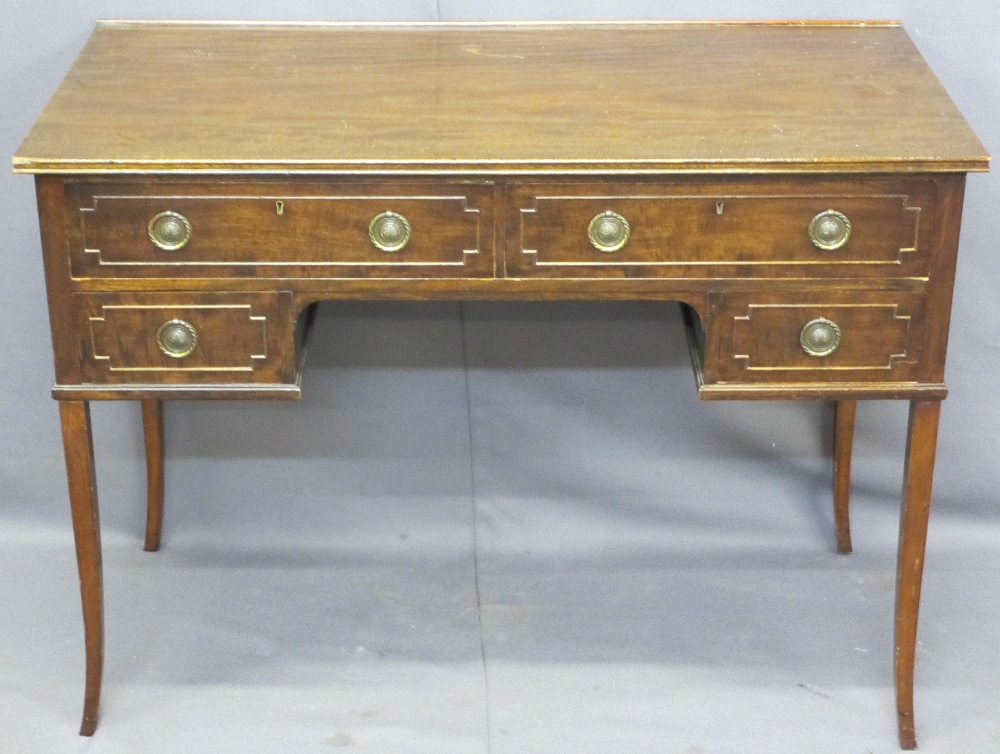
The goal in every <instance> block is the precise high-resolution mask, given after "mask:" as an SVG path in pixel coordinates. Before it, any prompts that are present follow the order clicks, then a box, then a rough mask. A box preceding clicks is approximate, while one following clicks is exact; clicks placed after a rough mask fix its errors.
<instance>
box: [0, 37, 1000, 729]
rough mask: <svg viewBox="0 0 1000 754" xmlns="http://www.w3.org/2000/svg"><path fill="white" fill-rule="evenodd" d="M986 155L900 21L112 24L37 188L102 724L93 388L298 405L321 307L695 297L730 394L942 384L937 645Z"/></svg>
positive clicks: (29, 151) (693, 330)
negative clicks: (961, 248) (972, 255)
mask: <svg viewBox="0 0 1000 754" xmlns="http://www.w3.org/2000/svg"><path fill="white" fill-rule="evenodd" d="M988 161H989V158H988V157H987V155H986V153H985V151H984V149H983V146H982V145H981V144H980V142H979V141H978V139H977V138H976V136H975V135H974V134H973V133H972V131H971V129H970V128H969V126H968V124H967V123H966V122H965V120H964V119H963V118H962V116H961V114H960V113H959V112H958V110H957V109H956V108H955V106H954V105H953V104H952V102H951V100H950V99H949V98H948V96H947V94H946V93H945V92H944V90H943V89H942V87H941V85H940V84H939V83H938V81H937V80H936V79H935V78H934V76H933V74H932V73H931V72H930V70H929V69H928V68H927V66H926V64H925V63H924V61H923V60H922V59H921V57H920V55H919V53H918V52H917V51H916V49H915V48H914V46H913V45H912V43H911V42H910V41H909V39H908V38H907V36H906V34H905V33H904V32H903V30H902V29H900V28H899V27H898V25H896V24H893V23H867V24H861V23H856V24H851V23H807V24H802V23H772V24H766V23H748V24H733V23H719V24H698V23H695V24H670V23H666V24H656V23H648V24H647V23H635V24H625V23H606V24H593V23H585V24H509V25H488V24H454V25H447V24H428V25H422V24H386V25H378V24H375V25H362V24H270V25H267V24H224V23H121V22H111V23H102V24H100V25H99V26H98V27H97V29H96V31H95V32H94V34H93V36H92V37H91V39H90V41H89V42H88V43H87V46H86V48H85V49H84V51H83V53H82V54H81V56H80V58H79V59H78V60H77V61H76V63H75V64H74V66H73V68H72V69H71V70H70V72H69V73H68V75H67V76H66V79H65V80H64V81H63V83H62V85H61V86H60V88H59V89H58V91H57V92H56V93H55V96H54V97H53V98H52V100H51V102H50V103H49V105H48V106H47V108H46V109H45V111H44V112H43V113H42V115H41V117H40V118H39V120H38V122H37V123H36V125H35V126H34V128H33V129H32V131H31V133H30V134H29V135H28V137H27V138H26V140H25V141H24V143H23V145H22V146H21V148H20V149H19V150H18V152H17V154H16V155H15V157H14V166H15V169H16V170H17V171H19V172H24V173H33V174H35V175H36V179H35V180H36V185H37V194H38V211H39V218H40V222H41V234H42V246H43V249H44V257H45V274H46V283H47V288H48V297H49V311H50V317H51V323H52V339H53V347H54V355H55V370H56V385H55V388H54V390H53V393H54V396H55V398H57V399H58V400H59V401H60V403H59V407H60V411H61V415H62V428H63V438H64V442H65V450H66V467H67V471H68V475H69V488H70V503H71V507H72V514H73V527H74V532H75V536H76V548H77V556H78V561H79V568H80V583H81V590H82V595H83V613H84V632H85V637H86V648H87V653H86V656H87V681H86V694H85V700H84V714H83V726H82V729H81V733H82V734H84V735H89V734H91V733H93V732H94V729H95V726H96V724H97V709H98V698H99V695H100V687H101V667H102V656H103V605H102V587H101V549H100V531H99V526H98V516H97V495H96V488H95V479H94V463H93V448H92V442H91V437H90V420H89V413H88V405H89V402H90V401H93V400H113V399H119V400H121V399H125V400H137V401H142V406H143V417H144V424H145V437H146V451H147V462H148V463H147V466H148V477H149V501H148V506H149V508H148V510H149V516H148V528H147V534H146V549H149V550H155V549H156V548H157V547H158V546H159V532H160V522H161V517H162V503H163V466H162V457H163V444H162V403H161V401H163V400H165V399H191V398H295V397H297V396H298V394H299V375H300V374H301V369H302V358H301V356H302V354H303V353H304V346H303V342H304V339H305V336H306V334H307V330H308V324H309V320H310V311H311V305H312V304H314V303H315V302H317V301H320V300H323V299H337V298H355V299H483V298H487V299H669V300H675V301H679V302H681V303H682V304H683V305H684V307H685V311H686V313H687V321H688V325H689V331H690V342H691V352H692V355H693V357H694V363H695V374H696V377H697V387H698V393H699V395H700V396H701V397H702V398H709V399H719V398H742V399H761V398H781V399H807V398H812V399H816V398H819V399H832V400H835V401H837V402H838V411H837V422H836V432H837V437H836V443H835V445H836V453H835V462H836V472H835V475H834V476H835V484H834V499H835V512H836V516H835V518H836V523H837V527H836V528H837V542H838V546H839V548H840V550H841V551H843V552H848V551H850V533H849V528H848V488H849V481H850V480H849V478H850V467H849V464H850V454H851V436H852V432H853V421H854V413H855V405H856V404H855V401H856V400H857V399H859V398H886V399H905V400H909V401H910V421H909V429H908V444H907V451H906V471H905V482H904V487H903V493H902V507H901V511H902V513H901V519H900V544H899V560H898V579H897V596H896V619H895V632H896V634H895V635H896V639H895V646H896V650H895V675H896V699H897V708H898V715H899V738H900V742H901V744H902V746H903V747H904V748H913V747H914V746H915V745H916V739H915V734H914V724H913V664H914V649H915V643H916V628H917V606H918V601H919V596H920V581H921V572H922V566H923V555H924V542H925V536H926V531H927V518H928V512H929V507H930V495H931V478H932V474H933V467H934V453H935V445H936V434H937V425H938V413H939V410H940V402H941V399H943V398H944V397H945V394H946V388H945V385H944V365H945V346H946V342H947V337H948V324H949V315H950V306H951V296H952V285H953V280H954V271H955V256H956V253H957V249H958V236H959V224H960V220H961V214H962V196H963V190H964V185H965V174H966V173H967V172H968V171H974V170H985V169H987V166H988Z"/></svg>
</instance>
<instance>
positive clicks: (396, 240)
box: [368, 212, 413, 251]
mask: <svg viewBox="0 0 1000 754" xmlns="http://www.w3.org/2000/svg"><path fill="white" fill-rule="evenodd" d="M412 233H413V228H412V227H411V226H410V221H409V220H407V219H406V218H405V217H403V216H402V215H401V214H399V213H398V212H382V213H380V214H378V215H375V217H374V218H372V221H371V223H370V224H369V225H368V237H369V238H370V239H371V242H372V243H373V244H375V248H377V249H381V250H382V251H399V250H400V249H402V248H403V247H404V246H406V244H408V243H409V242H410V235H411V234H412Z"/></svg>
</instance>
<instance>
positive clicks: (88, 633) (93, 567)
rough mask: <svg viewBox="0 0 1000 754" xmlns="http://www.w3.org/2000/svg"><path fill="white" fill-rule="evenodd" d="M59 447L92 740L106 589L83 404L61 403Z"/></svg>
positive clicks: (85, 726) (84, 728) (85, 731)
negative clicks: (79, 601)
mask: <svg viewBox="0 0 1000 754" xmlns="http://www.w3.org/2000/svg"><path fill="white" fill-rule="evenodd" d="M59 414H60V418H61V419H62V434H63V447H64V449H65V451H66V475H67V477H68V478H69V504H70V510H71V511H72V514H73V536H74V538H75V539H76V562H77V567H78V568H79V571H80V595H81V597H82V598H83V635H84V642H85V644H86V649H87V681H86V686H85V691H84V696H83V723H82V724H81V725H80V735H81V736H90V735H93V733H94V730H95V728H97V708H98V705H99V704H100V699H101V674H102V671H103V667H104V588H103V583H102V577H101V528H100V522H99V518H98V511H97V482H96V477H95V475H94V443H93V440H92V439H91V434H90V406H89V404H88V403H87V402H86V401H62V402H60V404H59Z"/></svg>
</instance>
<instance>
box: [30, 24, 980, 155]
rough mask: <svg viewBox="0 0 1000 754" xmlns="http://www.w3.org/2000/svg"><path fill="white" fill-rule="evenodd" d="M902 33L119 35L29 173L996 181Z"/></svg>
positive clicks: (92, 61) (41, 141)
mask: <svg viewBox="0 0 1000 754" xmlns="http://www.w3.org/2000/svg"><path fill="white" fill-rule="evenodd" d="M988 161H989V158H988V156H987V155H986V152H985V149H984V148H983V145H982V144H981V143H980V142H979V140H978V139H977V138H976V136H975V134H974V133H973V132H972V130H971V129H970V128H969V126H968V124H967V123H966V122H965V120H964V118H963V117H962V115H961V113H960V112H959V111H958V110H957V108H956V107H955V105H954V104H953V103H952V101H951V100H950V98H949V97H948V95H947V93H946V92H945V91H944V89H943V88H942V87H941V85H940V84H939V83H938V81H937V79H936V78H935V77H934V75H933V73H931V71H930V69H929V68H928V67H927V65H926V63H925V62H924V61H923V59H922V58H921V57H920V54H919V53H918V52H917V50H916V48H915V47H914V46H913V44H912V42H911V41H910V40H909V38H908V37H907V36H906V33H905V32H904V31H903V30H902V29H901V28H900V27H899V26H898V25H897V24H893V23H887V22H886V23H829V22H825V23H824V22H820V23H790V22H789V23H620V22H611V23H565V24H544V23H541V24H539V23H520V24H475V23H473V24H341V23H284V24H254V23H212V22H209V23H188V22H118V21H113V22H103V23H100V24H99V25H98V26H97V28H96V30H95V31H94V33H93V36H92V37H91V39H90V41H89V42H88V43H87V46H86V48H85V49H84V50H83V52H82V53H81V55H80V57H79V59H78V60H77V61H76V63H75V65H74V66H73V68H72V69H71V70H70V72H69V74H68V75H67V76H66V79H65V80H64V81H63V83H62V85H61V86H60V87H59V89H58V91H56V93H55V95H54V96H53V98H52V100H51V101H50V102H49V104H48V106H47V107H46V109H45V111H44V112H43V113H42V115H41V117H40V118H39V120H38V122H37V124H36V125H35V127H34V128H33V129H32V131H31V133H30V134H29V135H28V137H27V138H26V139H25V141H24V143H23V144H22V145H21V147H20V149H19V150H18V152H17V154H16V155H15V156H14V167H15V170H16V171H18V172H25V173H105V172H115V173H121V172H146V173H201V172H205V173H220V172H233V171H236V172H257V173H270V172H274V173H288V172H324V173H352V172H364V173H396V174H401V173H462V174H472V173H478V174H489V173H518V172H532V173H537V172H558V173H560V174H566V173H603V174H609V173H616V172H628V173H631V174H635V173H643V172H644V173H672V172H684V173H731V172H739V173H761V172H772V173H773V172H784V173H787V172H811V173H820V172H822V173H831V172H866V173H871V172H890V171H891V172H918V171H956V172H963V171H969V170H984V169H986V167H987V165H988Z"/></svg>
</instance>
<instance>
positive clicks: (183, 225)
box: [148, 211, 191, 251]
mask: <svg viewBox="0 0 1000 754" xmlns="http://www.w3.org/2000/svg"><path fill="white" fill-rule="evenodd" d="M148 231H149V240H150V241H152V242H153V243H154V244H155V245H156V246H158V247H159V248H161V249H163V250H164V251H177V250H178V249H183V248H184V247H185V246H187V242H188V241H190V240H191V223H189V222H188V219H187V218H186V217H184V215H182V214H180V213H179V212H170V211H168V212H161V213H160V214H158V215H156V216H155V217H153V219H152V220H150V221H149V227H148Z"/></svg>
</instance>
